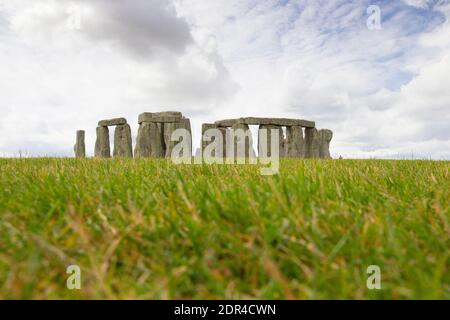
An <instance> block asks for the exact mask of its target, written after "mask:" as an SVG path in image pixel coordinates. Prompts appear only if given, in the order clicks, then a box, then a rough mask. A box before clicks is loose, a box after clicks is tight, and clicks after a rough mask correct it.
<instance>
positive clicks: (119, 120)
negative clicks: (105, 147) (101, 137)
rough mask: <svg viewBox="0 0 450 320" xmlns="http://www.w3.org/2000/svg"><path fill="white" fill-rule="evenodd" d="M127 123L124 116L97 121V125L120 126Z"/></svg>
mask: <svg viewBox="0 0 450 320" xmlns="http://www.w3.org/2000/svg"><path fill="white" fill-rule="evenodd" d="M125 124H127V119H125V118H115V119H108V120H102V121H99V123H98V126H99V127H113V126H122V125H125Z"/></svg>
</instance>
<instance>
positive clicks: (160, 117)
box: [138, 111, 183, 124]
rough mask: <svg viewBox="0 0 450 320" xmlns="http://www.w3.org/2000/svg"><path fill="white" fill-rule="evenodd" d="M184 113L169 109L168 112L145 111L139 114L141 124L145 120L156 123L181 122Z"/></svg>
mask: <svg viewBox="0 0 450 320" xmlns="http://www.w3.org/2000/svg"><path fill="white" fill-rule="evenodd" d="M182 119H183V115H182V114H181V112H176V111H168V112H144V113H142V114H140V115H139V119H138V122H139V124H141V123H143V122H156V123H176V122H181V121H182Z"/></svg>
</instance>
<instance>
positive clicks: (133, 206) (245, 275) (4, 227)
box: [0, 159, 450, 299]
mask: <svg viewBox="0 0 450 320" xmlns="http://www.w3.org/2000/svg"><path fill="white" fill-rule="evenodd" d="M449 169H450V163H449V162H431V161H344V160H341V161H297V160H285V161H283V162H282V164H281V172H280V174H279V175H277V176H272V177H265V176H261V175H260V174H259V168H258V167H257V166H217V165H214V166H207V165H205V166H187V165H184V166H177V165H173V164H171V163H169V162H166V161H162V160H161V161H156V160H74V159H16V160H8V159H3V160H2V159H0V298H3V299H5V298H6V299H10V298H19V299H22V298H23V299H47V298H50V299H59V298H62V299H72V298H74V299H80V298H87V299H93V298H96V299H112V298H118V299H129V298H131V299H176V298H180V299H191V298H194V299H222V298H224V299H244V298H245V299H285V298H288V299H355V298H356V299H410V298H417V299H450V274H449V260H450V253H449V248H450V241H449V236H450V226H449V222H450V209H449V199H450V175H449ZM72 264H76V265H79V266H80V267H81V270H82V290H79V291H71V290H68V289H67V288H66V279H67V276H68V275H67V274H66V268H67V266H69V265H72ZM370 265H378V266H380V268H381V272H382V290H379V291H370V290H368V289H367V287H366V280H367V277H368V275H367V274H366V270H367V267H368V266H370Z"/></svg>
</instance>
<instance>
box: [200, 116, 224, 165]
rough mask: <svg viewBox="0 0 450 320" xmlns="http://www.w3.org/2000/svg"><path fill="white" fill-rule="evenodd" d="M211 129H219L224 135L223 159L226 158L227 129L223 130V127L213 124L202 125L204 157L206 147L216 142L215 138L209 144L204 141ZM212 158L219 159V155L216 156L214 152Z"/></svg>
mask: <svg viewBox="0 0 450 320" xmlns="http://www.w3.org/2000/svg"><path fill="white" fill-rule="evenodd" d="M210 129H217V130H219V131H220V132H221V134H222V157H223V158H224V157H226V155H227V129H226V128H223V127H217V126H216V125H215V124H212V123H204V124H203V125H202V141H201V146H202V149H201V150H202V155H203V153H204V151H205V149H206V147H207V146H209V145H210V144H212V143H214V141H215V138H214V137H213V138H212V139H211V141H209V142H208V141H204V140H203V137H204V136H205V133H206V132H207V131H208V130H210ZM211 156H212V157H214V158H215V157H218V156H219V154H216V152H213V154H212V155H211Z"/></svg>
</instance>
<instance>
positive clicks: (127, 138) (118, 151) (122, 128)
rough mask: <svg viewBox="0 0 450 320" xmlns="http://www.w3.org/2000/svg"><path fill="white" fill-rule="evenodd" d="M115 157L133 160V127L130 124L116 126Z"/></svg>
mask: <svg viewBox="0 0 450 320" xmlns="http://www.w3.org/2000/svg"><path fill="white" fill-rule="evenodd" d="M114 157H122V158H133V147H132V141H131V127H130V125H129V124H123V125H118V126H116V130H115V131H114Z"/></svg>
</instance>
